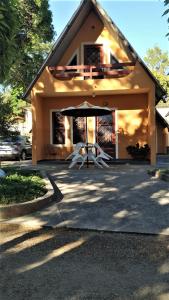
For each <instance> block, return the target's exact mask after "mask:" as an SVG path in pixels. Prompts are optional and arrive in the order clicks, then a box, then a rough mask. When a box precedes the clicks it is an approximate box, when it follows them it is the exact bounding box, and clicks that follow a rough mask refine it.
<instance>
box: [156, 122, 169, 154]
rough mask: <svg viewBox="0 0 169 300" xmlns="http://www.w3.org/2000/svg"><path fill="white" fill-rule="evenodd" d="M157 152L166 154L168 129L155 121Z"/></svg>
mask: <svg viewBox="0 0 169 300" xmlns="http://www.w3.org/2000/svg"><path fill="white" fill-rule="evenodd" d="M156 128H157V153H159V154H166V153H167V146H168V129H167V128H164V126H162V124H161V123H160V122H159V121H157V127H156Z"/></svg>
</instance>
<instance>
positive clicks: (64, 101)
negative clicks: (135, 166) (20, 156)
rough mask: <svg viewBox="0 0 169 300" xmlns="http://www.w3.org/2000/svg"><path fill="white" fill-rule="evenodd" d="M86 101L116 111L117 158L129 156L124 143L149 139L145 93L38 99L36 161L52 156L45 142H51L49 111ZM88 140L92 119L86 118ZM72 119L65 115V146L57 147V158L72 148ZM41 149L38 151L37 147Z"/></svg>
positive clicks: (92, 132) (90, 139)
mask: <svg viewBox="0 0 169 300" xmlns="http://www.w3.org/2000/svg"><path fill="white" fill-rule="evenodd" d="M85 100H87V101H89V102H90V103H93V104H95V105H101V106H103V105H105V104H106V105H107V106H109V107H111V108H115V109H116V110H117V114H116V115H117V120H116V122H117V125H118V126H117V135H118V156H119V158H127V157H129V156H128V154H127V152H126V146H127V145H129V144H136V143H137V142H139V143H141V144H144V143H147V142H148V112H147V101H148V100H147V95H146V94H136V95H116V96H113V95H112V96H97V97H95V98H90V97H86V98H84V97H72V98H70V97H67V98H66V97H64V98H38V105H37V107H39V108H40V107H41V108H42V109H38V110H37V114H38V115H39V116H38V115H37V120H39V121H40V120H41V121H40V125H39V126H38V127H37V136H36V140H37V145H38V147H37V160H41V159H45V158H53V157H52V156H51V157H50V156H49V155H47V153H46V151H45V149H46V145H47V144H50V142H51V140H50V134H51V133H50V124H51V120H50V112H51V110H55V109H56V110H59V109H61V108H63V107H67V106H70V105H78V104H80V103H82V102H83V101H85ZM88 125H89V141H91V142H93V134H94V129H93V122H92V120H91V119H89V121H88ZM70 128H71V118H66V145H65V146H56V148H57V151H56V154H57V155H56V158H65V157H66V155H67V154H68V153H69V152H70V151H71V150H72V146H73V145H72V140H71V132H70ZM40 149H41V150H40Z"/></svg>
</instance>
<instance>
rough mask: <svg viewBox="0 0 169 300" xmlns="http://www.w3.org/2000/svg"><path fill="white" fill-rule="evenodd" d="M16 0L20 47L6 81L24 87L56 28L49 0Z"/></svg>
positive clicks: (35, 69)
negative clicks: (54, 27) (53, 23)
mask: <svg viewBox="0 0 169 300" xmlns="http://www.w3.org/2000/svg"><path fill="white" fill-rule="evenodd" d="M15 1H16V4H15V9H17V17H18V32H19V33H20V34H19V35H18V36H17V40H18V44H19V45H20V50H19V51H18V54H17V58H16V60H15V62H14V63H13V64H12V65H11V67H10V72H9V74H8V77H7V78H6V82H5V83H6V84H8V85H10V86H12V87H19V88H21V87H22V88H23V89H25V88H26V87H27V86H28V85H29V83H30V82H31V81H32V79H33V77H34V76H35V75H36V73H37V71H38V69H39V68H40V66H41V64H42V63H43V61H44V58H45V57H46V55H47V54H48V53H49V51H50V49H51V41H52V40H53V37H54V30H53V25H52V13H51V11H50V10H49V5H48V0H15Z"/></svg>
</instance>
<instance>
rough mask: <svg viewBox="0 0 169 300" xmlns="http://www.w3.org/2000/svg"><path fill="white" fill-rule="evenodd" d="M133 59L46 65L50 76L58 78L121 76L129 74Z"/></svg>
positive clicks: (132, 66)
mask: <svg viewBox="0 0 169 300" xmlns="http://www.w3.org/2000/svg"><path fill="white" fill-rule="evenodd" d="M135 64H136V62H135V61H133V62H132V61H129V62H124V63H114V64H99V65H76V66H57V67H48V68H49V71H50V72H51V74H52V76H53V77H54V78H56V79H58V80H71V79H73V78H77V77H79V79H104V78H121V77H125V76H127V75H129V74H130V73H131V72H132V71H133V69H134V66H135Z"/></svg>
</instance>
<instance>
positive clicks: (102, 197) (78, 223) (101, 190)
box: [50, 166, 169, 234]
mask: <svg viewBox="0 0 169 300" xmlns="http://www.w3.org/2000/svg"><path fill="white" fill-rule="evenodd" d="M148 168H150V167H147V166H113V167H111V168H110V169H108V170H107V169H106V170H105V169H104V170H97V169H95V168H90V169H83V170H68V169H66V168H64V169H63V168H61V167H60V168H58V169H55V170H51V171H50V172H51V174H52V176H53V178H54V180H55V183H56V184H57V186H58V188H59V189H60V191H61V193H62V194H63V199H62V201H61V202H59V203H58V205H57V208H58V209H59V213H60V215H61V220H56V222H55V219H53V220H52V221H51V224H52V222H53V225H56V226H63V227H64V226H66V227H69V228H82V229H99V230H110V231H121V232H137V233H164V234H169V183H167V182H164V181H161V180H159V179H157V178H154V177H150V176H149V175H148V174H147V169H148Z"/></svg>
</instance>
